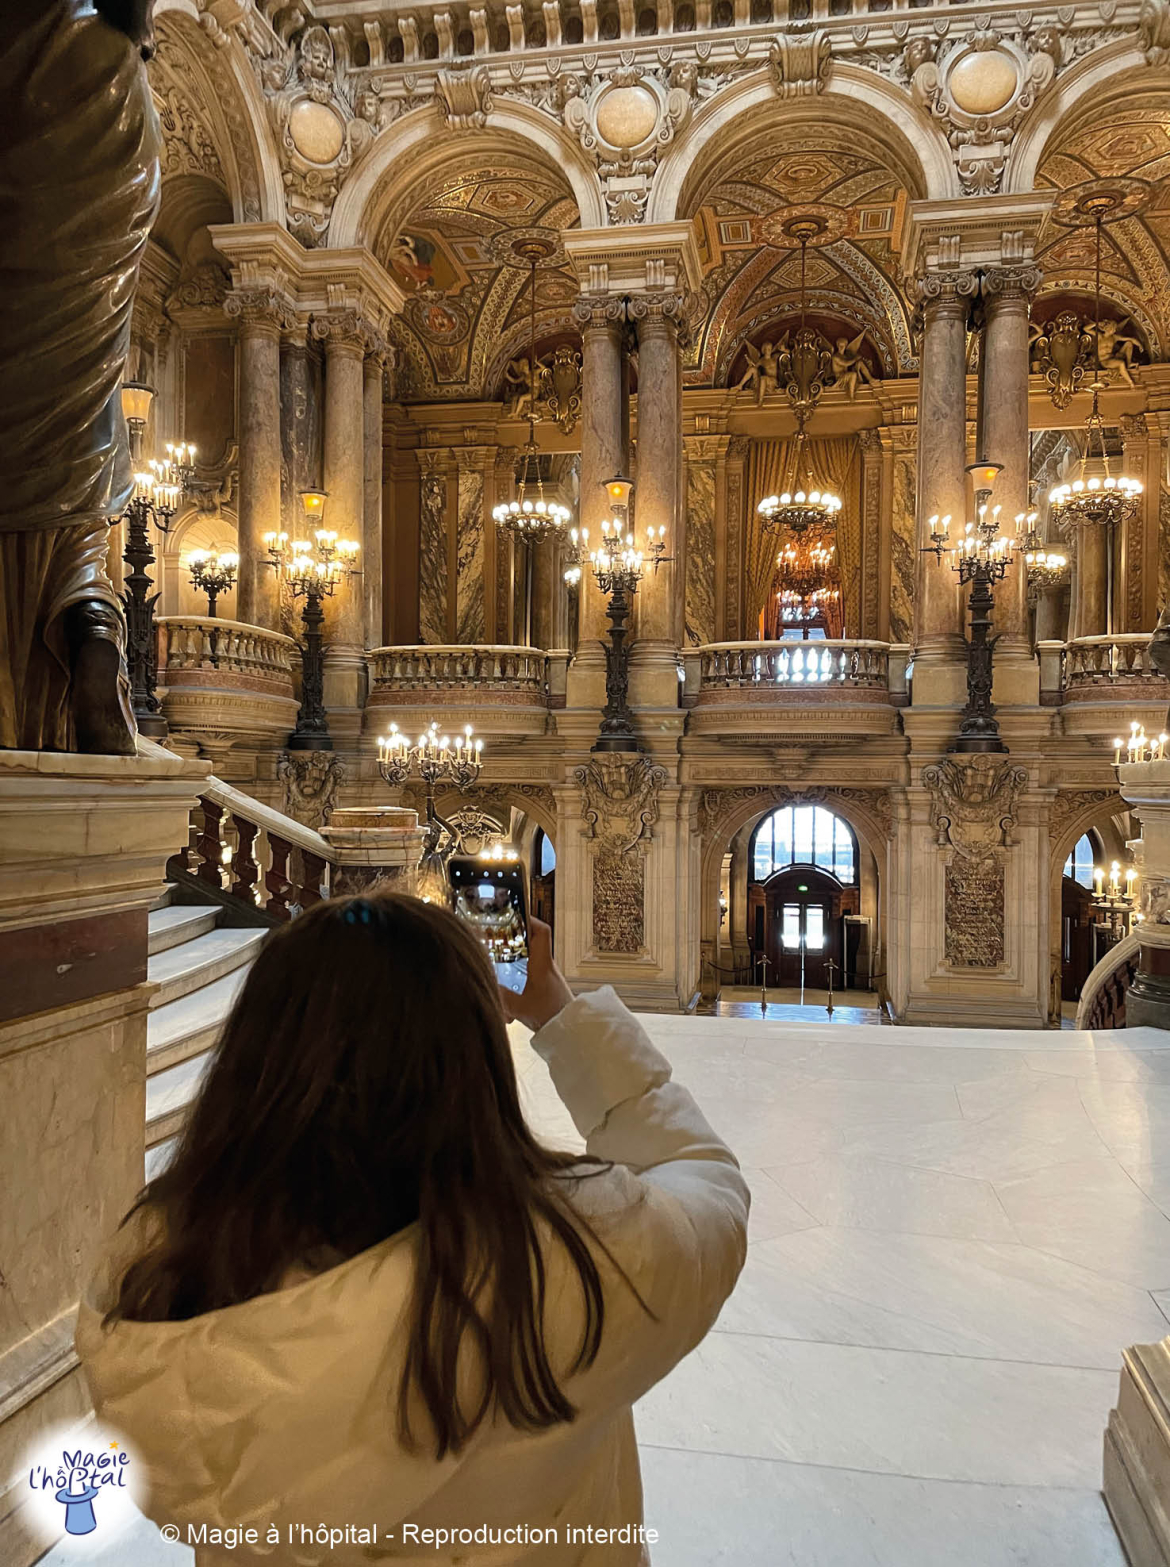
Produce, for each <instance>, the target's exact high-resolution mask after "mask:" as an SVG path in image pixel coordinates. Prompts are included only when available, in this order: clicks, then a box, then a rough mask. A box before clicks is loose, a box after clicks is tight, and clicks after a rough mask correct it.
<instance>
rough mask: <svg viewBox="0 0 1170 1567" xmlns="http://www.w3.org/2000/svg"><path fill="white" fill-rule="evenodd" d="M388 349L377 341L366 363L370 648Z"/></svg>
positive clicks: (377, 595) (376, 616) (378, 625)
mask: <svg viewBox="0 0 1170 1567" xmlns="http://www.w3.org/2000/svg"><path fill="white" fill-rule="evenodd" d="M385 368H386V354H385V348H384V346H383V345H382V344H380V343H378V344H375V346H374V348H373V350H372V351H371V352H370V353H368V354H367V355H366V357H365V360H364V362H363V366H362V371H363V377H364V380H363V393H362V413H363V426H364V430H363V434H364V443H363V445H364V454H365V470H364V490H365V497H364V504H363V508H362V562H363V564H362V611H363V613H362V620H363V629H364V632H365V646H366V648H367V649H369V648H376V647H381V646H382V643H383V641H384V638H383V636H382V382H383V375H384V371H385Z"/></svg>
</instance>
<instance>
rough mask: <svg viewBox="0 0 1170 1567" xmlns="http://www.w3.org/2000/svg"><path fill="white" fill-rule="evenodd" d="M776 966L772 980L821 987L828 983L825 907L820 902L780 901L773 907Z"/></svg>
mask: <svg viewBox="0 0 1170 1567" xmlns="http://www.w3.org/2000/svg"><path fill="white" fill-rule="evenodd" d="M777 913H778V915H779V919H778V920H777V921H776V925H777V928H778V933H779V938H780V939H779V943H778V945H779V951H778V953H777V955H776V959H775V961H776V964H777V969H778V974H777V978H776V979H775V981H774V983H775V984H778V985H783V986H786V987H790V986H799V987H802V988H808V989H812V990H821V989H823V988H824V987H825V985H826V984H827V983H828V981H827V979H826V974H825V961H826V959H827V958H828V957H829V956H830V953H829V951H828V941H829V928H828V926H829V921H828V910H827V908H826V907H825V905H824V904H823V903H782V904H781V905H780V908H779V909H778V910H777Z"/></svg>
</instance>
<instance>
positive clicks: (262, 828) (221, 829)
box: [173, 776, 336, 924]
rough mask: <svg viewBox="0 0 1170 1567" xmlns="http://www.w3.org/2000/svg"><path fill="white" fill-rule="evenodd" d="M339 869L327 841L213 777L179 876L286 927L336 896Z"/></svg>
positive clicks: (195, 813)
mask: <svg viewBox="0 0 1170 1567" xmlns="http://www.w3.org/2000/svg"><path fill="white" fill-rule="evenodd" d="M335 861H336V854H335V852H334V851H333V850H332V849H331V847H330V845H329V844H328V843H327V842H326V841H325V839H324V838H322V836H321V834H320V833H318V832H314V831H313V829H312V828H311V827H305V826H303V825H302V824H301V823H300V822H297V821H294V820H293V818H292V817H291V816H285V815H284V814H283V813H282V812H280V811H275V810H273V809H272V807H271V806H268V805H264V804H262V803H261V802H260V801H259V800H254V799H253V798H252V796H251V795H247V794H243V793H242V792H241V791H240V790H239V789H233V788H232V786H231V785H230V784H225V783H224V782H223V781H222V780H221V779H219V778H216V777H214V776H212V777H210V778H209V779H208V780H207V783H206V785H205V786H204V788H203V792H202V793H201V795H200V797H199V804H198V805H197V806H196V807H195V808H194V810H192V812H191V823H190V836H189V839H188V843H187V846H186V847H185V848H184V849H182V850H180V852H179V853H178V854H177V855H176V856H175V858H174V861H173V868H174V869H176V870H178V871H181V872H183V873H185V874H186V875H187V876H191V877H194V879H195V880H196V881H198V882H199V883H200V884H201V885H202V886H203V887H205V888H207V889H209V890H210V892H211V893H212V895H213V896H215V895H218V897H219V898H220V899H221V900H223V899H231V900H233V901H238V902H241V903H243V904H245V905H247V907H248V909H249V910H255V911H257V912H258V913H259V914H261V915H266V916H267V918H268V920H269V921H271V923H273V924H279V923H282V922H284V921H285V920H290V919H292V918H293V917H294V916H295V915H297V914H300V913H303V912H304V911H305V910H306V909H308V908H311V907H312V906H313V904H314V903H319V902H320V901H321V899H322V898H326V897H328V896H329V885H330V878H331V874H332V868H333V865H334V863H335Z"/></svg>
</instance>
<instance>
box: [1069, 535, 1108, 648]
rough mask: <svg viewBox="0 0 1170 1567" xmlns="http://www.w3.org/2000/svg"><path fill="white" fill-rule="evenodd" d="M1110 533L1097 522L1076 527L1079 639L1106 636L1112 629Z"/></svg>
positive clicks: (1077, 628) (1077, 626)
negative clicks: (1110, 615)
mask: <svg viewBox="0 0 1170 1567" xmlns="http://www.w3.org/2000/svg"><path fill="white" fill-rule="evenodd" d="M1109 534H1110V530H1109V529H1108V528H1104V527H1102V526H1101V525H1100V524H1099V523H1096V522H1082V523H1078V525H1077V581H1076V588H1077V601H1076V622H1075V624H1076V635H1077V636H1078V637H1103V636H1104V635H1105V634H1106V632H1107V631H1108V629H1109V545H1110V538H1109Z"/></svg>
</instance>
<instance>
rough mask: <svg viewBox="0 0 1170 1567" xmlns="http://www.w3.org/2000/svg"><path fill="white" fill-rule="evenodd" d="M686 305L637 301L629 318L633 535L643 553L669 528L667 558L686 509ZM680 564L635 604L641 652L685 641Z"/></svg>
mask: <svg viewBox="0 0 1170 1567" xmlns="http://www.w3.org/2000/svg"><path fill="white" fill-rule="evenodd" d="M682 310H683V300H682V298H681V296H679V295H676V294H664V295H653V294H652V295H639V296H636V297H634V298H633V299H631V300H630V303H629V311H630V315H631V317H632V319H633V320H634V321H635V322H636V323H637V327H638V471H637V475H636V478H637V488H636V490H635V492H634V522H635V534H636V538H637V542H638V545H639V547H642V546H644V544H645V540H646V533H647V529H649V528H653V529H654V531H655V533H657V532H658V529H659V528H660V527H665V529H666V546H667V554H669V555H675V556H681V550H682V545H683V542H684V541H683V539H682V537H681V528H682V516H683V507H682V504H681V484H682V458H681V454H682V405H681V398H680V383H679V344H678V333H679V321H680V319H681V316H682ZM680 565H681V560H680V561H679V563H678V564H673V565H666V566H660V567H659V569H658V570H657V571H652V570H649V569H648V570H647V571H646V574H645V576H644V577H643V578H642V583H641V586H640V587H639V588H638V593H637V598H636V617H637V619H636V626H637V636H638V645H639V647H640V648H641V650H642V653H643V654H645V652H646V650H647V644H650V643H658V644H665V645H668V646H670V647H672V648H673V647H675V646H677V645H678V643H679V641H680V640H681V631H682V628H681V625H680V624H679V616H678V595H677V593H676V591H675V573H676V572H678V571H679V569H680Z"/></svg>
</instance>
